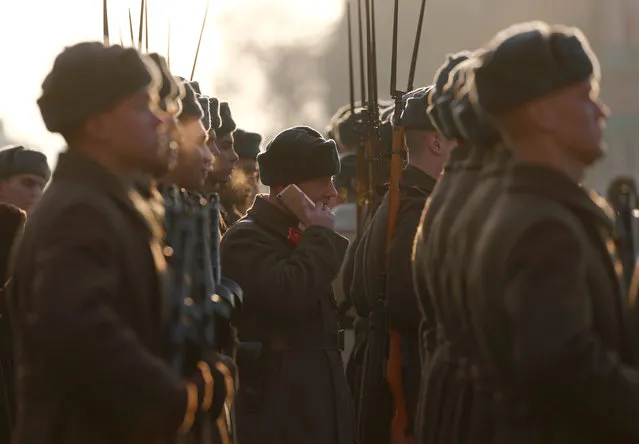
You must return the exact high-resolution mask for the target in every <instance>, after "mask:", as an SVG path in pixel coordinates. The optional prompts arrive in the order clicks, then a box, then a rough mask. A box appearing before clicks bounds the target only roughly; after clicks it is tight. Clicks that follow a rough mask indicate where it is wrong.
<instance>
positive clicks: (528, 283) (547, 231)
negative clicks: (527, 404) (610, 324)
mask: <svg viewBox="0 0 639 444" xmlns="http://www.w3.org/2000/svg"><path fill="white" fill-rule="evenodd" d="M585 254H586V252H585V251H583V248H582V247H581V244H580V243H579V240H578V238H577V235H576V234H575V233H574V232H573V231H572V230H571V229H570V228H569V227H568V226H566V225H565V224H564V223H562V222H559V221H543V222H538V223H537V224H535V225H533V226H532V227H530V228H528V229H527V230H526V232H525V233H524V234H523V235H522V236H521V237H520V239H519V240H518V242H517V243H516V245H515V246H514V248H513V249H512V250H511V251H510V254H509V257H508V261H507V266H506V270H505V279H506V287H505V288H506V291H505V294H504V298H505V300H504V302H505V305H504V306H505V309H506V313H507V315H508V317H509V318H510V321H511V322H510V324H511V326H512V329H513V337H512V341H513V342H512V353H513V361H512V362H513V366H514V369H513V370H514V375H515V383H516V386H517V387H519V388H520V389H521V390H523V391H524V393H525V395H526V396H527V397H528V398H529V399H533V400H535V399H537V400H539V401H542V402H543V403H545V404H547V403H548V402H552V404H553V405H557V406H562V407H563V408H565V409H566V410H569V411H573V412H582V414H583V415H584V418H588V420H594V421H597V423H599V424H601V426H602V428H603V429H607V430H611V431H613V430H617V431H619V432H620V433H621V434H625V435H627V436H631V437H632V438H634V439H637V438H639V421H637V412H638V411H639V372H637V370H635V369H633V368H630V367H628V366H625V365H624V364H622V363H621V362H620V359H619V357H618V356H615V353H613V352H612V351H611V350H608V349H606V347H605V346H604V345H603V344H602V343H601V340H600V338H599V337H598V336H597V335H596V334H595V333H594V332H593V326H592V315H591V311H592V309H593V307H592V305H591V302H590V298H589V296H588V290H587V287H586V286H587V280H588V276H587V274H586V261H585V260H584V259H583V258H584V257H585V256H584V255H585ZM601 297H609V298H610V299H611V301H613V303H614V298H615V297H617V296H616V295H601Z"/></svg>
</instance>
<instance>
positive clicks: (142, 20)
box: [138, 0, 144, 52]
mask: <svg viewBox="0 0 639 444" xmlns="http://www.w3.org/2000/svg"><path fill="white" fill-rule="evenodd" d="M143 30H144V0H140V27H139V28H138V51H140V52H141V51H142V36H143V34H142V32H143Z"/></svg>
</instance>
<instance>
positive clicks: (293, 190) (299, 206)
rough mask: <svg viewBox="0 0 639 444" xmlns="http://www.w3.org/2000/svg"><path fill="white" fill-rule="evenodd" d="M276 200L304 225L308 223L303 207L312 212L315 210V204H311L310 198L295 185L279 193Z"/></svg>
mask: <svg viewBox="0 0 639 444" xmlns="http://www.w3.org/2000/svg"><path fill="white" fill-rule="evenodd" d="M277 200H279V201H280V202H282V204H284V206H285V207H286V208H288V210H289V211H290V212H291V213H293V215H295V217H297V219H299V221H300V222H302V223H303V224H305V225H306V224H307V223H308V221H307V220H306V211H305V208H304V205H307V206H308V208H306V209H311V210H312V209H313V208H315V202H313V201H312V200H311V198H310V197H308V196H307V195H306V193H304V191H302V190H301V189H300V187H298V186H297V185H295V184H292V185H289V186H287V187H286V188H284V189H283V190H282V191H280V192H279V193H278V194H277Z"/></svg>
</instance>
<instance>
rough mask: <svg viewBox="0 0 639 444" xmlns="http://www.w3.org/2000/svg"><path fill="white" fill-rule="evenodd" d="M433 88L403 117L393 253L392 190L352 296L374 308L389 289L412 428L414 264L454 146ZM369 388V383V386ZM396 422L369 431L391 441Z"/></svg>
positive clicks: (363, 244)
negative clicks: (422, 223) (430, 201)
mask: <svg viewBox="0 0 639 444" xmlns="http://www.w3.org/2000/svg"><path fill="white" fill-rule="evenodd" d="M431 91H432V88H430V87H429V88H422V89H420V90H419V91H418V92H416V93H414V94H413V95H412V97H411V98H409V99H408V101H407V103H406V109H405V110H404V113H403V114H402V116H401V124H402V125H403V127H404V129H405V136H406V137H405V144H406V149H407V151H408V162H407V165H406V167H405V169H404V171H403V174H402V179H401V182H400V196H401V197H400V199H401V200H400V208H399V214H398V217H397V227H396V231H395V235H394V237H393V240H392V242H391V244H390V249H389V251H388V256H387V257H386V251H385V250H386V232H387V225H388V193H386V194H385V196H384V198H383V200H382V203H381V204H380V206H379V207H378V209H377V211H376V212H375V214H374V215H373V217H372V220H371V222H370V223H369V225H368V227H367V229H366V231H365V232H364V234H363V236H362V237H361V239H360V242H359V245H358V247H357V252H356V253H355V272H354V277H353V282H352V287H351V293H352V294H364V295H365V296H366V301H367V305H368V307H372V306H373V304H374V303H375V301H376V299H377V298H378V295H379V294H380V293H382V292H383V293H384V294H385V295H386V304H387V312H388V318H389V324H390V327H391V328H392V329H394V330H396V331H398V332H399V333H400V335H401V339H402V354H403V357H402V380H403V382H404V393H405V395H406V404H407V406H406V408H407V411H408V416H409V420H410V424H411V430H412V424H413V420H414V416H415V406H416V404H417V391H418V388H419V379H420V368H421V365H420V353H419V346H418V327H419V322H420V317H419V309H418V307H417V297H416V295H415V287H414V285H413V276H412V272H411V265H410V263H411V256H412V250H413V240H414V238H415V232H416V231H417V225H418V223H419V220H420V216H421V214H422V210H423V209H424V204H425V203H426V199H427V198H428V197H429V196H430V194H431V192H432V191H433V188H434V187H435V183H436V181H437V178H438V177H439V175H440V174H441V171H442V169H443V166H444V163H445V162H446V160H447V158H448V152H449V151H450V149H451V147H452V146H453V144H452V143H451V142H450V141H448V140H446V139H445V138H444V137H443V136H441V135H440V134H439V133H438V132H437V130H436V128H435V127H434V126H433V124H432V123H431V121H430V120H429V119H428V116H427V114H426V109H427V106H428V95H429V93H430V92H431ZM385 258H386V261H385ZM382 286H383V287H382ZM369 309H370V308H369ZM358 314H359V315H360V316H364V317H366V316H367V315H368V313H361V312H359V311H358ZM373 365H375V364H373ZM379 365H383V363H380V364H379ZM367 389H368V388H367V387H363V390H367ZM388 401H390V400H388ZM371 408H376V409H377V408H380V409H385V410H388V409H389V408H390V407H389V406H382V405H378V406H375V407H372V406H368V409H369V410H370V409H371ZM390 421H391V418H390V416H387V417H383V416H382V417H380V418H379V421H376V422H375V424H374V426H376V427H380V429H379V431H378V433H374V434H373V433H367V435H368V436H375V437H376V438H377V439H378V441H377V440H376V442H380V443H382V442H383V443H387V442H388V441H389V434H388V433H389V430H388V426H389V425H390ZM371 425H372V424H371Z"/></svg>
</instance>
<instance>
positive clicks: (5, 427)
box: [0, 145, 51, 442]
mask: <svg viewBox="0 0 639 444" xmlns="http://www.w3.org/2000/svg"><path fill="white" fill-rule="evenodd" d="M50 176H51V170H50V169H49V165H48V164H47V158H46V156H45V155H44V154H42V153H41V152H39V151H34V150H30V149H25V148H24V147H23V146H17V145H12V146H7V147H4V148H2V149H0V202H2V204H0V225H1V226H2V229H1V234H0V241H1V243H0V442H9V440H10V432H11V427H12V424H13V422H14V420H15V396H14V384H13V380H14V378H13V375H14V371H13V337H12V334H11V323H10V321H9V310H8V307H7V302H6V298H7V293H8V288H7V287H6V286H5V284H6V283H7V281H8V279H9V275H8V274H9V257H10V253H11V250H12V247H13V243H14V238H15V237H16V235H17V233H18V232H19V231H20V228H21V227H22V226H23V225H24V222H25V219H26V212H27V211H32V210H33V208H34V207H35V205H36V204H37V203H38V201H39V200H40V197H41V196H42V192H43V190H44V187H45V185H46V183H47V182H48V181H49V177H50ZM3 438H4V439H3Z"/></svg>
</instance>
